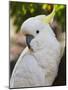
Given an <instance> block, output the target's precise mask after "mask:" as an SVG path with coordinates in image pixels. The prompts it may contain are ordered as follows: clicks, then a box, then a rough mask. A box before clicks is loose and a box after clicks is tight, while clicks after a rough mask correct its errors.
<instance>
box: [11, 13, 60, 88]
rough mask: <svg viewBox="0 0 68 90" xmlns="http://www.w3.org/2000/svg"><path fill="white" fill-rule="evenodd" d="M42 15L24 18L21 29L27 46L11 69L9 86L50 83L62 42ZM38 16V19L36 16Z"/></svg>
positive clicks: (54, 74) (55, 73) (46, 84)
mask: <svg viewBox="0 0 68 90" xmlns="http://www.w3.org/2000/svg"><path fill="white" fill-rule="evenodd" d="M41 17H43V15H40V16H36V17H32V18H29V19H27V20H26V21H25V22H24V23H23V25H22V27H21V30H22V31H23V33H24V35H26V36H28V37H29V36H32V39H31V37H30V39H31V40H29V38H26V39H27V40H26V43H27V44H28V47H26V49H25V50H24V51H23V52H22V53H21V55H20V57H19V59H18V61H17V63H16V65H15V68H14V70H13V73H12V76H11V80H10V88H18V87H34V86H51V85H52V83H53V81H54V79H55V77H56V76H57V72H58V65H59V63H60V59H61V57H62V54H61V51H62V48H61V44H60V42H59V41H58V40H57V38H56V36H55V34H54V32H53V30H52V28H51V27H50V25H49V23H47V21H46V22H45V23H44V21H43V22H42V18H41ZM39 18H40V19H39Z"/></svg>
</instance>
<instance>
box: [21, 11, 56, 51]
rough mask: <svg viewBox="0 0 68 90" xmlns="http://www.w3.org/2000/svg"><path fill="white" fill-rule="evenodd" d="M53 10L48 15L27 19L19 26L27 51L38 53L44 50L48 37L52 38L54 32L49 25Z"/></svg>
mask: <svg viewBox="0 0 68 90" xmlns="http://www.w3.org/2000/svg"><path fill="white" fill-rule="evenodd" d="M53 17H54V10H53V12H52V13H51V14H50V15H48V16H45V15H38V16H36V17H31V18H29V19H27V20H26V21H25V22H24V23H23V24H22V26H21V30H22V32H23V33H24V35H25V36H26V43H27V45H28V47H29V49H31V50H33V51H38V50H40V49H42V48H44V46H45V44H46V41H47V39H48V38H49V37H53V36H55V35H54V32H53V30H52V29H51V27H50V25H49V23H50V22H51V21H52V20H53Z"/></svg>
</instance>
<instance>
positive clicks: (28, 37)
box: [26, 35, 34, 49]
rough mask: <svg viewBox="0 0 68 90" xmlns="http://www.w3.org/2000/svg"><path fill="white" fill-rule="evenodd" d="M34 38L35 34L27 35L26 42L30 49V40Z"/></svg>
mask: <svg viewBox="0 0 68 90" xmlns="http://www.w3.org/2000/svg"><path fill="white" fill-rule="evenodd" d="M33 38H34V36H32V35H26V43H27V46H28V48H29V49H30V48H31V47H30V42H31V40H32V39H33Z"/></svg>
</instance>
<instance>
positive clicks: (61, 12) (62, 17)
mask: <svg viewBox="0 0 68 90" xmlns="http://www.w3.org/2000/svg"><path fill="white" fill-rule="evenodd" d="M9 4H10V9H9V10H10V17H15V20H14V25H16V26H17V30H16V32H18V31H19V30H20V27H21V24H22V23H23V22H24V21H25V20H26V19H27V18H29V17H33V16H36V15H41V14H45V15H48V14H49V13H51V11H52V10H53V4H44V3H31V2H30V3H27V2H13V1H10V2H9ZM55 8H56V14H55V19H56V20H57V21H58V22H59V23H60V25H61V27H62V29H63V31H65V29H66V28H65V27H66V5H55Z"/></svg>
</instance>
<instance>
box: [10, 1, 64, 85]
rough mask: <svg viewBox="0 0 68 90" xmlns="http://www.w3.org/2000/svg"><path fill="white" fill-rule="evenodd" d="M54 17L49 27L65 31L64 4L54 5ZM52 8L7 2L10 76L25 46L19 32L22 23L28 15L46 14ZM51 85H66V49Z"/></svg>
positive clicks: (43, 4) (34, 4) (50, 6)
mask: <svg viewBox="0 0 68 90" xmlns="http://www.w3.org/2000/svg"><path fill="white" fill-rule="evenodd" d="M55 8H56V11H55V17H54V21H53V23H52V25H51V27H52V28H53V29H55V30H58V32H60V31H61V32H66V5H61V4H59V5H57V4H56V5H55ZM52 10H53V4H45V3H32V2H30V3H27V2H15V1H10V2H9V19H10V21H9V23H10V28H9V29H10V41H9V42H10V48H9V49H10V50H9V52H10V77H11V74H12V71H13V68H14V66H15V63H16V61H17V60H18V58H19V56H20V54H21V52H22V51H23V49H24V48H25V47H26V43H25V37H24V35H23V33H21V32H20V28H21V25H22V23H23V22H24V21H25V20H26V19H28V18H29V17H34V16H36V15H42V14H44V15H48V14H50V13H51V12H52ZM53 85H66V49H65V52H64V55H63V57H62V60H61V63H60V65H59V71H58V76H57V78H56V79H55V81H54V83H53Z"/></svg>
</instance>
